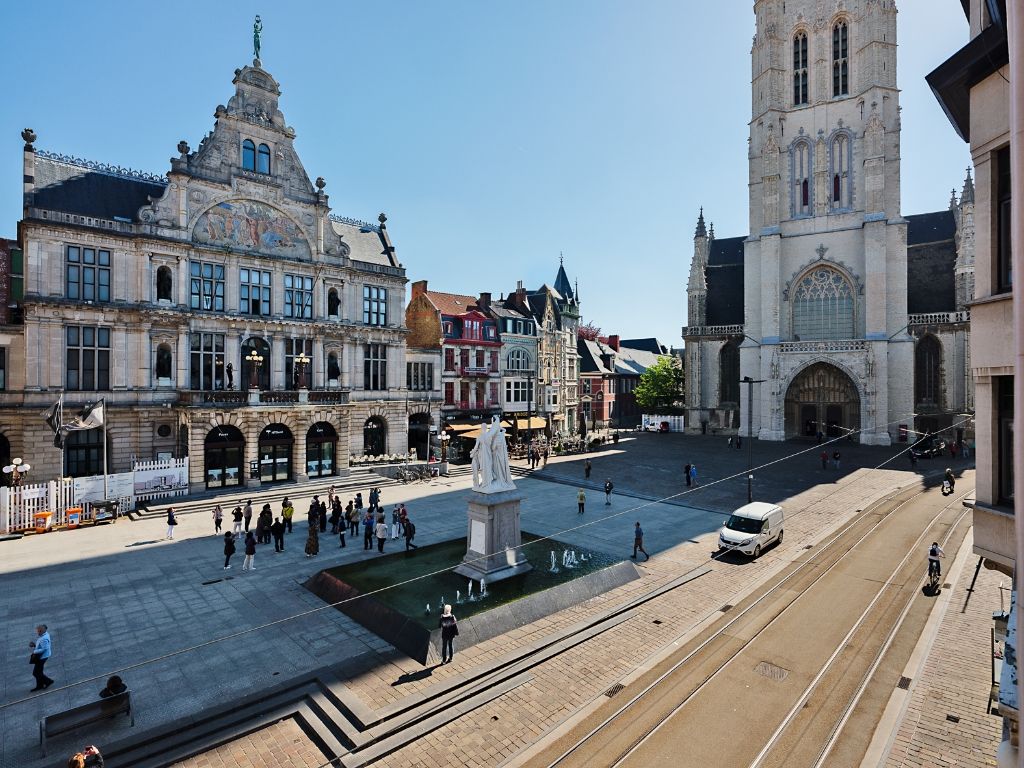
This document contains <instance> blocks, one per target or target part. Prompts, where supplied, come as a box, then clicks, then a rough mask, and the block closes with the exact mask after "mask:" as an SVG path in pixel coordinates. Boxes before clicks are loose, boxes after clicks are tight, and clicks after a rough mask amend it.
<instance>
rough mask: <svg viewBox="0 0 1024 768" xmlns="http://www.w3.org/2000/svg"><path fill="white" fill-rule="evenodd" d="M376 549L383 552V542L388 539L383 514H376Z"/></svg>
mask: <svg viewBox="0 0 1024 768" xmlns="http://www.w3.org/2000/svg"><path fill="white" fill-rule="evenodd" d="M375 531H376V534H377V551H378V552H380V553H381V554H384V542H385V541H387V540H388V524H387V523H385V522H384V515H377V525H376V527H375Z"/></svg>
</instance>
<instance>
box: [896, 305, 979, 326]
mask: <svg viewBox="0 0 1024 768" xmlns="http://www.w3.org/2000/svg"><path fill="white" fill-rule="evenodd" d="M969 322H971V311H970V310H969V309H964V310H961V311H959V312H918V313H915V314H912V315H907V327H912V326H915V325H956V324H958V323H969Z"/></svg>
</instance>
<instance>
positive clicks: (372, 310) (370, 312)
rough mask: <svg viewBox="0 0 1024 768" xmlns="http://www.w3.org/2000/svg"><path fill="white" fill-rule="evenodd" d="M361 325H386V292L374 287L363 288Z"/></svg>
mask: <svg viewBox="0 0 1024 768" xmlns="http://www.w3.org/2000/svg"><path fill="white" fill-rule="evenodd" d="M363 323H364V324H365V325H387V324H388V290H387V288H381V287H379V286H376V285H364V286H363Z"/></svg>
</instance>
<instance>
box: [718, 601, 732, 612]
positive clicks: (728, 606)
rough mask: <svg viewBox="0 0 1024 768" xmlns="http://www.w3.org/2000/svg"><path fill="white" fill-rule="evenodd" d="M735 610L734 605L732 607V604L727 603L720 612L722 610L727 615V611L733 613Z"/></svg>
mask: <svg viewBox="0 0 1024 768" xmlns="http://www.w3.org/2000/svg"><path fill="white" fill-rule="evenodd" d="M733 608H735V606H734V605H732V604H731V603H726V604H725V605H723V606H722V607H721V608H719V609H718V610H720V611H721V612H722V613H725V612H726V611H731V610H732V609H733Z"/></svg>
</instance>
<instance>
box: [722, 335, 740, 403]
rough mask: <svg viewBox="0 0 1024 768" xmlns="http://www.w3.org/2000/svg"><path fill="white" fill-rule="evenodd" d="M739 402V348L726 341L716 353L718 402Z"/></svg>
mask: <svg viewBox="0 0 1024 768" xmlns="http://www.w3.org/2000/svg"><path fill="white" fill-rule="evenodd" d="M739 402H740V349H739V347H737V346H736V345H735V344H734V343H733V342H731V341H730V342H728V343H727V344H726V345H725V346H724V347H722V350H721V351H720V352H719V353H718V404H719V405H720V406H721V405H724V404H725V403H735V404H736V405H739Z"/></svg>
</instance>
